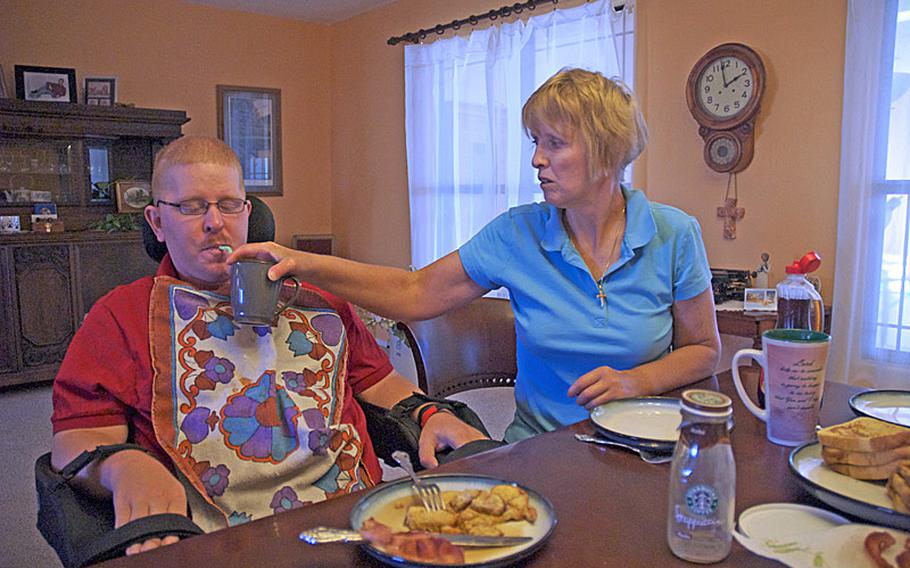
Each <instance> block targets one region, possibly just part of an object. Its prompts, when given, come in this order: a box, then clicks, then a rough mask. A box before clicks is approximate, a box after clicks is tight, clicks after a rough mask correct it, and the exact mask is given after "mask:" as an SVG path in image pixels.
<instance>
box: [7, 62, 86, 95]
mask: <svg viewBox="0 0 910 568" xmlns="http://www.w3.org/2000/svg"><path fill="white" fill-rule="evenodd" d="M14 69H15V74H16V97H17V98H20V99H23V100H26V101H52V102H62V103H74V102H76V70H75V69H68V68H66V67H34V66H31V65H16V66H15V68H14Z"/></svg>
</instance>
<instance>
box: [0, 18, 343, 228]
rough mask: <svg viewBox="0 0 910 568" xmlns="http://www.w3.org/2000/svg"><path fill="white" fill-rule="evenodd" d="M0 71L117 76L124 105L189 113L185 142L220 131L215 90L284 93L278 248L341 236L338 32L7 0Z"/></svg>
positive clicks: (277, 22) (278, 22) (0, 26)
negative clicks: (335, 92)
mask: <svg viewBox="0 0 910 568" xmlns="http://www.w3.org/2000/svg"><path fill="white" fill-rule="evenodd" d="M2 4H3V9H2V13H3V16H2V17H0V64H2V65H3V67H4V70H5V73H6V79H7V85H9V86H10V88H13V85H14V83H13V82H12V78H13V65H14V64H25V65H44V66H53V67H73V68H75V69H76V78H77V81H78V82H79V89H80V92H81V88H82V87H81V85H82V77H84V76H85V75H92V74H95V75H114V76H116V77H117V79H118V81H117V89H118V100H120V101H122V102H130V103H135V104H136V105H137V106H140V107H152V108H173V109H180V110H185V111H186V112H187V114H188V115H189V117H190V118H191V119H192V120H191V121H190V122H189V123H187V125H186V126H185V127H184V132H185V133H187V134H207V135H215V134H216V133H217V125H216V122H217V121H216V106H215V85H216V84H228V85H244V86H256V87H270V88H279V89H281V105H282V108H281V119H282V144H283V146H282V148H283V161H284V167H283V172H284V196H283V197H273V198H267V201H268V202H269V204H270V205H271V207H272V209H273V210H274V212H275V215H276V218H277V224H278V235H277V238H278V240H279V241H282V242H286V243H287V242H290V240H291V235H292V234H294V233H330V232H332V225H331V216H332V207H331V202H332V194H331V186H332V183H331V155H330V152H331V146H330V143H329V141H330V139H331V113H330V108H331V103H330V99H331V94H330V93H329V92H328V85H329V83H330V77H331V70H330V68H329V30H328V27H327V26H323V25H316V24H307V23H302V22H298V21H294V20H288V19H280V18H274V17H268V16H260V15H255V14H246V13H241V12H232V11H227V10H221V9H215V8H210V7H205V6H195V5H189V4H184V3H183V2H180V1H178V0H155V1H153V2H123V1H120V0H67V1H65V2H59V1H56V0H5V1H4V2H3V3H2Z"/></svg>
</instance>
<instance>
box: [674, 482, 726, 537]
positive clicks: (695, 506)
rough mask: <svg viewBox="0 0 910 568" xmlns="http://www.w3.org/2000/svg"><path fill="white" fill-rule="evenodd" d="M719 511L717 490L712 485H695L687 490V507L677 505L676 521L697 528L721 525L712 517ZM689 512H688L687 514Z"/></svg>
mask: <svg viewBox="0 0 910 568" xmlns="http://www.w3.org/2000/svg"><path fill="white" fill-rule="evenodd" d="M715 511H717V492H716V491H714V488H713V487H711V486H710V485H695V486H694V487H691V488H690V489H689V490H688V491H686V507H685V509H683V508H682V507H680V505H678V504H677V505H676V506H675V511H674V516H675V517H676V522H677V523H679V524H681V525H685V527H686V528H687V529H689V530H690V531H691V530H696V529H704V528H710V527H715V526H718V525H720V520H718V519H715V518H709V517H712V516H713V515H714V513H715ZM687 513H688V514H687Z"/></svg>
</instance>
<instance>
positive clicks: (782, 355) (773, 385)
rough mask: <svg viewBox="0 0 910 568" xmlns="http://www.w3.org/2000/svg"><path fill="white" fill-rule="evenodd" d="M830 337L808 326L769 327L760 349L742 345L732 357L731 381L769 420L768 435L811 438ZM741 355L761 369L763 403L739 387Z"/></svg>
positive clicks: (788, 441) (794, 440)
mask: <svg viewBox="0 0 910 568" xmlns="http://www.w3.org/2000/svg"><path fill="white" fill-rule="evenodd" d="M830 343H831V336H830V335H828V334H827V333H822V332H820V331H809V330H806V329H771V330H768V331H766V332H765V333H763V334H762V349H761V351H759V350H757V349H742V350H740V351H737V352H736V355H734V356H733V368H732V371H733V383H734V385H736V392H738V393H739V397H740V398H741V399H742V401H743V404H744V405H745V406H746V408H748V409H749V411H750V412H751V413H752V414H754V415H755V416H757V417H758V418H759V419H761V420H762V421H764V422H765V423H766V424H767V434H768V439H769V440H770V441H772V442H774V443H775V444H780V445H782V446H798V445H800V444H802V443H804V442H808V441H810V440H812V439H813V438H815V426H816V424H817V423H818V411H819V408H820V406H821V398H822V391H823V389H824V386H825V365H826V363H827V359H828V345H829V344H830ZM740 359H754V360H755V361H756V362H757V363H758V364H759V365H761V368H762V369H763V371H764V376H765V389H766V395H765V408H764V409H761V408H758V406H756V405H755V404H754V403H753V402H752V400H751V399H750V398H749V395H748V394H746V391H745V389H744V388H743V383H742V379H741V378H740V376H739V365H740Z"/></svg>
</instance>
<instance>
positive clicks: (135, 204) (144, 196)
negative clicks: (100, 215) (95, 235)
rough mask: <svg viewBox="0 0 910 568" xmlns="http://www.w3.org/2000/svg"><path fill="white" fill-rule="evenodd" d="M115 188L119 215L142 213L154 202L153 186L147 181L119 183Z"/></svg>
mask: <svg viewBox="0 0 910 568" xmlns="http://www.w3.org/2000/svg"><path fill="white" fill-rule="evenodd" d="M114 186H115V187H116V192H117V212H118V213H141V212H142V210H143V209H145V206H146V205H148V204H149V203H151V201H152V190H151V184H150V183H149V182H147V181H118V182H116V183H115V184H114Z"/></svg>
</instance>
